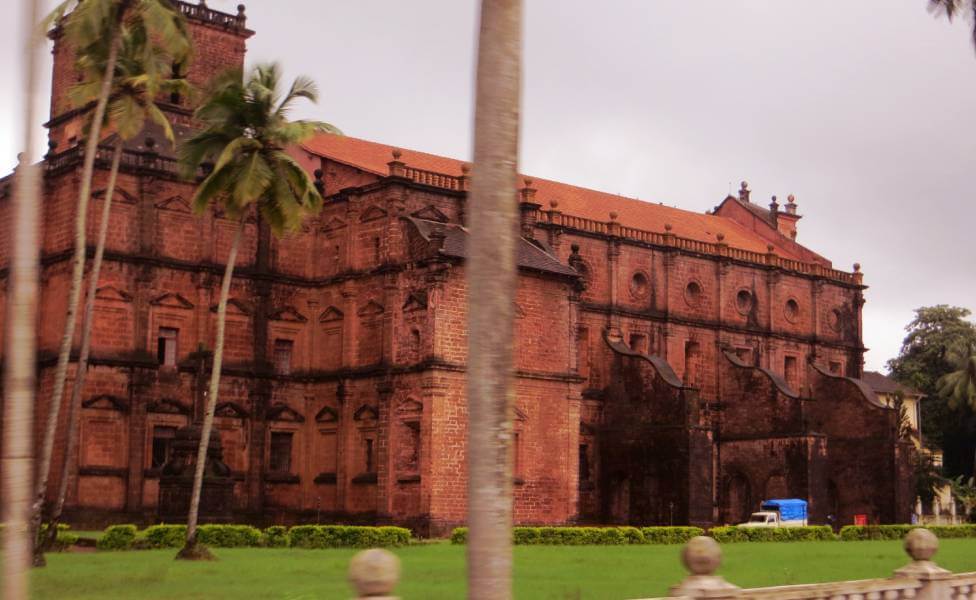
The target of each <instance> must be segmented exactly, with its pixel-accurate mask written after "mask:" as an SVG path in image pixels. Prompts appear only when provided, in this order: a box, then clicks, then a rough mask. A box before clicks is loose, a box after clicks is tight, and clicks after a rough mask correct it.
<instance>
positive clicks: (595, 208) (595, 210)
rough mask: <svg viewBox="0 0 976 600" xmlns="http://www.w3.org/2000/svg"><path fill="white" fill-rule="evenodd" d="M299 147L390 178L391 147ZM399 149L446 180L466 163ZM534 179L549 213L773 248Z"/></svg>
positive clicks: (335, 141) (661, 211) (727, 225)
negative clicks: (553, 208)
mask: <svg viewBox="0 0 976 600" xmlns="http://www.w3.org/2000/svg"><path fill="white" fill-rule="evenodd" d="M302 146H303V148H304V149H305V150H306V151H308V152H311V153H312V154H316V155H318V156H322V157H325V158H328V159H331V160H334V161H336V162H340V163H344V164H347V165H350V166H353V167H356V168H358V169H361V170H363V171H367V172H371V173H375V174H376V175H380V176H385V175H387V174H388V173H389V167H388V165H387V163H389V162H390V161H391V160H393V157H392V152H393V150H394V147H393V146H389V145H386V144H380V143H376V142H370V141H367V140H362V139H358V138H354V137H348V136H336V135H331V134H319V135H317V136H315V137H314V138H311V139H310V140H308V141H306V142H305V143H304V144H303V145H302ZM399 150H400V151H401V152H402V154H401V156H400V159H399V160H400V161H401V162H403V163H405V164H406V165H407V166H408V167H414V168H417V169H423V170H427V171H434V172H437V173H443V174H445V175H453V176H459V175H461V166H462V165H463V164H465V163H464V161H460V160H457V159H453V158H447V157H443V156H437V155H435V154H428V153H426V152H418V151H416V150H408V149H404V148H400V149H399ZM532 180H533V182H532V186H531V187H533V188H535V189H536V190H537V193H536V202H538V203H539V204H542V205H543V208H546V209H547V208H548V204H549V202H550V201H552V200H556V201H558V210H559V211H560V212H562V213H564V214H567V215H573V216H577V217H583V218H586V219H593V220H595V221H601V222H606V221H608V220H609V219H610V213H611V212H616V213H617V222H619V223H620V224H621V225H623V226H625V227H633V228H635V229H642V230H644V231H653V232H658V233H663V232H664V231H665V229H664V226H665V225H666V224H668V225H671V227H672V229H671V233H673V234H674V235H676V236H678V237H683V238H688V239H692V240H698V241H702V242H711V243H715V242H717V241H718V238H717V237H716V236H717V235H718V234H719V233H722V234H724V235H725V240H724V241H725V243H726V244H728V245H729V246H731V247H734V248H740V249H742V250H749V251H752V252H759V253H765V252H766V251H767V246H768V245H769V244H770V243H771V242H770V241H769V240H767V239H765V238H762V237H760V236H759V235H758V234H756V233H754V232H752V231H751V230H749V229H748V228H746V227H744V226H742V225H740V224H738V223H736V222H734V221H732V220H731V219H727V218H725V217H720V216H717V215H707V214H704V213H697V212H692V211H688V210H683V209H680V208H675V207H672V206H664V205H663V204H654V203H651V202H645V201H643V200H636V199H634V198H625V197H623V196H618V195H616V194H608V193H606V192H600V191H597V190H591V189H587V188H582V187H578V186H575V185H569V184H566V183H560V182H557V181H551V180H548V179H542V178H538V177H532ZM519 185H520V186H521V185H522V183H521V182H520V183H519ZM773 245H774V248H775V251H776V253H777V254H778V255H780V256H782V257H785V258H790V259H795V260H801V259H802V258H803V257H801V256H799V255H798V254H797V253H796V252H795V251H793V250H792V249H790V248H789V247H788V246H787V245H786V244H776V243H773Z"/></svg>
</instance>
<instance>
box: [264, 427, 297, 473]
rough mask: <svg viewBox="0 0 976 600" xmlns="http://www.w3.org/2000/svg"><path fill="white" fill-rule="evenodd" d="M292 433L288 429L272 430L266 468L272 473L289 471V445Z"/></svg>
mask: <svg viewBox="0 0 976 600" xmlns="http://www.w3.org/2000/svg"><path fill="white" fill-rule="evenodd" d="M293 439H294V434H293V433H292V432H290V431H272V432H271V444H270V454H269V459H268V470H269V471H270V472H272V473H290V472H291V447H292V441H293Z"/></svg>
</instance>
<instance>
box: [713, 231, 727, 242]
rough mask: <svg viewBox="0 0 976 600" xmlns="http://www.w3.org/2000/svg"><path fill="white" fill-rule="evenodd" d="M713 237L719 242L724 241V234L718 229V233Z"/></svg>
mask: <svg viewBox="0 0 976 600" xmlns="http://www.w3.org/2000/svg"><path fill="white" fill-rule="evenodd" d="M715 239H717V240H718V242H719V243H720V244H721V243H722V242H724V241H725V234H724V233H722V232H721V231H719V232H718V233H716V234H715Z"/></svg>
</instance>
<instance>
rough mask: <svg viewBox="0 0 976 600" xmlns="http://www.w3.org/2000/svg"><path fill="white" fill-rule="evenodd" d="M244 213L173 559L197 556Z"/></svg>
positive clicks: (220, 307)
mask: <svg viewBox="0 0 976 600" xmlns="http://www.w3.org/2000/svg"><path fill="white" fill-rule="evenodd" d="M244 220H245V217H244V215H242V216H241V220H240V222H239V223H238V224H237V231H236V232H235V233H234V242H233V243H232V244H231V247H230V253H229V254H228V255H227V266H226V267H225V268H224V279H223V281H221V283H220V301H219V303H218V304H217V336H216V339H215V340H214V357H213V367H211V370H210V389H209V390H208V392H207V407H206V411H205V412H204V414H203V427H202V428H201V431H200V446H199V449H198V450H197V464H196V470H195V471H194V472H193V493H192V494H191V495H190V512H189V514H188V515H187V518H186V544H185V545H184V546H183V549H182V550H180V552H179V554H177V555H176V557H177V558H185V559H194V558H199V557H200V553H199V550H198V548H197V521H198V520H199V516H200V493H201V492H202V490H203V471H204V468H205V467H206V465H207V450H208V449H209V448H210V432H211V430H212V429H213V419H214V410H215V409H216V407H217V390H218V389H219V387H220V368H221V364H222V363H223V362H224V325H225V322H226V320H227V298H228V296H230V282H231V278H233V276H234V262H236V261H237V250H238V247H239V246H240V245H241V237H243V234H244Z"/></svg>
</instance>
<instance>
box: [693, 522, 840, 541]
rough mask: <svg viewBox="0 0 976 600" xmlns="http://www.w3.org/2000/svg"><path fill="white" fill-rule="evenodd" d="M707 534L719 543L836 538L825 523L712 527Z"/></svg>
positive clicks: (828, 539)
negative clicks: (787, 525)
mask: <svg viewBox="0 0 976 600" xmlns="http://www.w3.org/2000/svg"><path fill="white" fill-rule="evenodd" d="M708 535H710V536H712V537H713V538H715V541H717V542H719V543H735V542H812V541H831V540H835V539H837V538H836V536H834V532H833V530H832V529H831V528H830V527H828V526H827V525H810V526H806V527H737V526H728V527H713V528H712V529H711V530H709V532H708Z"/></svg>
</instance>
